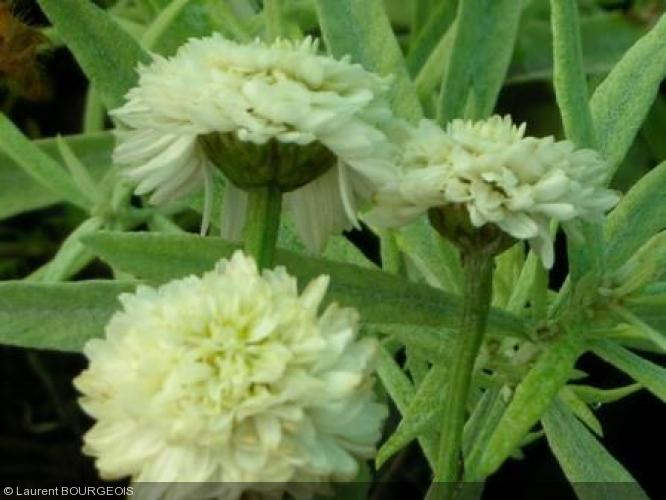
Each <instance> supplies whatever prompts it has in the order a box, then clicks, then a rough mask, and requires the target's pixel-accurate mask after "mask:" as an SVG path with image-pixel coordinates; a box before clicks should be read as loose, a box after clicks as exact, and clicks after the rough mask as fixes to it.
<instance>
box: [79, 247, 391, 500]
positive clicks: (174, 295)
mask: <svg viewBox="0 0 666 500" xmlns="http://www.w3.org/2000/svg"><path fill="white" fill-rule="evenodd" d="M327 286H328V278H327V277H323V276H322V277H319V278H317V279H315V280H313V281H312V282H311V283H310V284H309V285H308V286H307V287H306V288H305V290H304V291H303V292H302V293H300V294H299V293H298V290H297V288H296V280H295V279H294V278H293V277H291V276H290V275H289V274H287V272H286V271H285V269H284V268H276V269H274V270H266V271H263V273H262V274H260V273H259V272H258V270H257V266H256V265H255V262H254V260H252V259H251V258H249V257H246V256H245V255H244V254H242V253H241V252H236V253H235V254H234V256H233V257H232V258H231V260H228V261H227V260H222V261H221V262H220V263H219V264H218V265H217V267H216V268H215V269H214V270H213V271H210V272H208V273H206V274H204V275H203V276H202V277H195V276H190V277H187V278H184V279H180V280H176V281H172V282H170V283H167V284H165V285H163V286H161V287H159V288H151V287H147V286H141V287H139V288H138V290H137V291H136V293H134V294H125V295H122V296H121V297H120V301H121V303H122V306H123V307H122V310H121V311H119V312H117V313H116V314H115V315H114V316H113V317H112V319H111V321H110V322H109V324H108V326H107V328H106V335H105V338H103V339H95V340H91V341H90V342H89V343H88V344H87V345H86V347H85V350H84V352H85V355H86V356H87V358H88V360H89V367H88V368H87V369H86V370H85V371H84V372H83V373H82V374H81V375H79V376H78V378H77V379H76V380H75V385H76V387H77V388H78V389H79V390H80V391H81V392H82V394H83V396H82V398H81V405H82V406H83V408H84V410H85V411H86V412H87V413H88V414H89V415H90V416H92V417H93V418H94V419H95V420H96V423H95V424H94V426H93V427H92V428H91V429H90V430H89V431H88V432H87V434H86V435H85V437H84V442H85V446H84V452H85V453H87V454H89V455H91V456H93V457H94V458H95V463H96V466H97V468H98V469H99V471H100V474H101V476H102V477H103V478H106V479H119V478H123V477H126V476H130V477H131V478H132V479H133V480H134V481H135V482H137V484H139V486H140V483H142V482H151V483H160V484H159V485H156V486H154V487H153V492H152V493H153V494H155V490H157V494H156V498H167V497H168V498H171V497H174V494H173V493H174V491H175V492H177V491H178V488H176V489H175V490H174V489H173V488H170V487H169V485H168V484H166V483H193V484H189V485H181V486H179V487H180V488H181V489H182V490H183V491H184V492H187V494H188V495H190V496H189V498H220V499H236V498H239V497H240V496H241V495H242V494H243V493H244V492H246V491H258V492H264V493H266V492H271V493H273V494H276V495H278V496H280V494H281V493H283V492H284V491H290V492H291V493H294V492H296V493H298V494H304V495H305V496H308V494H310V493H312V492H313V491H314V490H316V489H317V488H318V487H320V486H321V485H323V484H325V483H326V482H328V481H336V480H350V479H352V478H354V476H355V475H356V473H357V471H358V467H359V466H358V460H359V459H363V458H369V457H371V456H373V454H374V451H375V444H376V442H377V441H378V439H379V438H380V433H381V427H382V423H383V419H384V418H385V416H386V413H387V410H386V408H385V406H383V405H382V404H380V403H378V402H377V400H376V398H375V395H374V392H373V376H372V373H373V367H374V361H375V356H376V353H377V343H376V341H375V340H374V339H370V338H363V339H358V338H357V332H358V315H357V313H356V311H355V310H353V309H348V308H341V307H338V306H337V305H336V304H331V305H329V306H328V307H327V308H326V309H325V310H324V311H323V313H321V314H320V313H319V312H318V309H319V306H320V304H321V302H322V299H323V298H324V295H325V293H326V289H327ZM194 483H197V484H194ZM318 485H319V486H318ZM176 486H178V485H176ZM161 489H163V490H164V491H161ZM169 495H171V496H169ZM175 497H178V495H175Z"/></svg>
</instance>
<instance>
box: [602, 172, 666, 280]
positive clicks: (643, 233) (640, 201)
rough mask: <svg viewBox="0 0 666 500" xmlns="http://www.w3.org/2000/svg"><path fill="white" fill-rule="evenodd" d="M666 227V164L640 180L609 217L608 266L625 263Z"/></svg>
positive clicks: (607, 224)
mask: <svg viewBox="0 0 666 500" xmlns="http://www.w3.org/2000/svg"><path fill="white" fill-rule="evenodd" d="M665 226H666V162H663V163H661V164H660V165H659V166H657V167H655V168H654V169H652V170H651V171H650V172H649V173H648V174H647V175H645V176H644V177H643V178H642V179H641V180H639V181H638V182H637V183H636V184H634V186H633V187H632V188H631V189H630V190H629V192H628V193H627V194H626V195H625V196H624V198H623V199H622V201H620V203H619V204H618V205H617V206H616V207H615V209H614V210H613V211H612V212H611V213H610V214H609V216H608V222H607V223H606V227H605V236H606V242H607V243H606V265H607V267H608V269H609V270H613V269H617V268H618V267H619V266H621V265H622V264H624V263H625V262H626V261H627V260H628V259H629V258H630V257H631V256H632V255H633V254H634V252H635V251H636V250H638V249H639V248H640V247H641V246H642V245H643V244H644V243H645V242H647V241H648V239H650V237H652V236H653V235H654V234H655V233H657V232H658V231H661V230H662V229H664V227H665Z"/></svg>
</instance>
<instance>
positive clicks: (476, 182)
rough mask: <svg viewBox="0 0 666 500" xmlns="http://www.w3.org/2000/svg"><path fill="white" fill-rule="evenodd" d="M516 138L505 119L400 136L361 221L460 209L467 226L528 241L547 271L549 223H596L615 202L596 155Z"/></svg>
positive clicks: (426, 127) (396, 222)
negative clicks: (391, 173) (396, 160)
mask: <svg viewBox="0 0 666 500" xmlns="http://www.w3.org/2000/svg"><path fill="white" fill-rule="evenodd" d="M524 132H525V125H524V124H523V125H521V126H520V127H516V126H515V125H513V123H512V122H511V119H510V117H508V116H506V117H504V118H501V117H499V116H493V117H492V118H489V119H488V120H484V121H479V122H470V121H464V120H454V121H452V122H451V123H450V124H449V125H448V127H447V130H446V132H445V131H444V130H442V129H441V128H440V127H439V126H437V125H436V124H435V123H434V122H431V121H428V120H423V121H422V122H421V123H420V124H419V126H418V127H417V128H415V129H413V130H412V131H411V133H410V134H408V138H407V139H406V140H405V142H404V144H403V145H402V147H403V150H402V154H401V159H400V165H399V167H400V172H401V173H400V174H399V175H398V176H397V177H396V178H395V179H393V180H391V181H390V182H388V183H387V184H385V185H384V187H383V188H381V189H380V190H379V193H378V194H377V195H376V199H375V202H376V205H377V206H376V207H375V208H374V209H373V210H372V211H371V212H370V213H369V214H368V216H367V217H368V220H369V221H371V222H372V223H375V224H377V225H382V226H389V227H391V226H400V225H403V224H406V223H408V222H409V221H410V220H411V219H413V218H414V217H416V216H417V215H419V214H421V213H423V212H425V211H427V210H428V209H429V208H432V207H438V206H446V205H451V204H454V205H462V206H465V207H466V209H467V211H468V213H469V218H470V221H471V223H472V224H473V225H474V226H476V227H480V226H483V225H484V224H488V223H491V224H495V225H497V226H498V227H499V228H500V229H502V230H503V231H504V232H506V233H508V234H509V235H511V236H513V237H514V238H517V239H526V240H528V241H529V242H530V245H531V246H532V248H533V249H534V250H535V251H536V252H537V253H538V255H539V256H540V258H541V260H542V262H543V263H544V265H545V266H546V267H551V266H552V264H553V259H554V255H553V242H552V238H551V235H550V231H549V225H550V221H551V220H553V219H554V220H557V221H571V220H573V219H575V218H583V219H595V218H598V217H600V216H601V215H602V214H603V212H604V211H605V210H607V209H609V208H611V207H612V206H613V205H614V204H615V203H617V200H618V196H617V195H616V194H615V193H614V192H612V191H610V190H608V189H605V188H604V187H603V178H604V172H605V169H604V162H603V160H602V159H601V157H600V156H599V154H598V153H596V152H595V151H593V150H590V149H578V150H577V149H575V147H574V145H573V144H572V143H571V142H569V141H560V142H555V140H554V139H553V138H552V137H545V138H535V137H525V136H524Z"/></svg>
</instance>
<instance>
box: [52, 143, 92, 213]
mask: <svg viewBox="0 0 666 500" xmlns="http://www.w3.org/2000/svg"><path fill="white" fill-rule="evenodd" d="M56 146H57V147H58V151H59V152H60V156H61V157H62V161H63V162H64V163H65V166H66V167H67V169H68V170H69V173H70V175H71V176H72V179H73V180H74V183H75V184H76V186H77V188H78V189H79V191H80V192H81V194H83V196H84V197H85V198H86V199H87V200H88V202H89V203H92V204H95V202H96V201H97V200H98V199H99V195H100V193H99V190H98V188H97V185H96V184H95V181H94V180H93V178H92V175H91V174H90V172H89V171H88V167H87V166H86V165H85V164H84V163H83V162H82V161H81V160H80V159H79V158H78V157H77V156H76V153H74V151H72V148H70V147H69V146H68V145H67V142H66V141H65V140H64V139H63V138H62V136H60V135H59V136H58V137H56Z"/></svg>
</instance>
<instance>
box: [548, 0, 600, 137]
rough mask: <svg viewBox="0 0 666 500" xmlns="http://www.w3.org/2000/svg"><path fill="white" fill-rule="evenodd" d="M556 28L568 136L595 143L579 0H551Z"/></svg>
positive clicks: (558, 88)
mask: <svg viewBox="0 0 666 500" xmlns="http://www.w3.org/2000/svg"><path fill="white" fill-rule="evenodd" d="M550 8H551V23H552V32H553V59H554V68H553V72H554V75H553V83H554V85H555V95H556V97H557V104H558V106H559V108H560V113H561V115H562V123H563V124H564V131H565V133H566V136H567V138H568V139H570V140H571V141H573V142H574V143H575V144H577V145H578V146H579V147H594V145H595V142H596V140H595V136H594V128H593V125H592V115H591V113H590V107H589V105H588V88H587V80H586V78H585V69H584V67H583V51H582V47H581V40H580V27H579V21H578V2H577V1H576V0H550Z"/></svg>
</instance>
